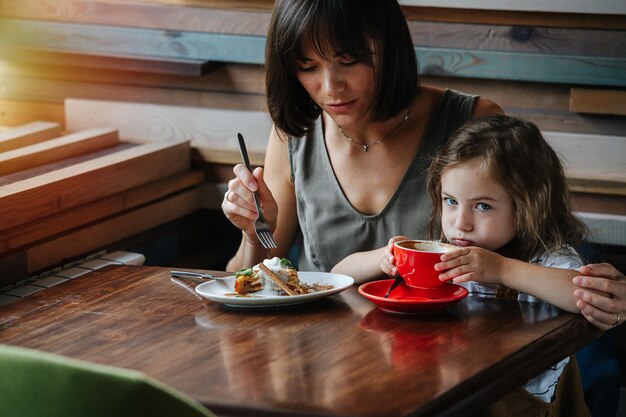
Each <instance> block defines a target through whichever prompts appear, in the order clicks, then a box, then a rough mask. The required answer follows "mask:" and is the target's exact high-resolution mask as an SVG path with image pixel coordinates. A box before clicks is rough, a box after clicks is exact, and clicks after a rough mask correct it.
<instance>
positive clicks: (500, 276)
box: [435, 246, 580, 313]
mask: <svg viewBox="0 0 626 417" xmlns="http://www.w3.org/2000/svg"><path fill="white" fill-rule="evenodd" d="M441 260H442V262H440V263H438V264H436V265H435V269H436V270H438V271H444V270H446V269H448V270H447V271H445V272H443V273H441V274H440V275H439V278H440V279H441V280H448V279H453V282H457V283H458V282H467V281H477V282H481V283H486V284H503V285H505V286H507V287H509V288H511V289H514V290H517V291H520V292H523V293H526V294H530V295H532V296H534V297H536V298H539V299H541V300H544V301H546V302H548V303H550V304H552V305H554V306H557V307H559V308H561V309H563V310H566V311H569V312H571V313H580V311H579V310H578V308H577V307H576V301H577V299H576V297H575V296H574V290H575V285H574V284H573V282H572V278H574V277H575V276H576V275H578V271H576V270H572V269H560V268H549V267H545V266H541V265H534V264H531V263H528V262H524V261H518V260H516V259H510V258H506V257H504V256H502V255H499V254H497V253H495V252H491V251H489V250H486V249H482V248H478V247H473V246H472V247H467V248H459V249H458V250H455V251H451V252H447V253H444V254H443V255H441Z"/></svg>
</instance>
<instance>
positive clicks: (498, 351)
mask: <svg viewBox="0 0 626 417" xmlns="http://www.w3.org/2000/svg"><path fill="white" fill-rule="evenodd" d="M599 334H600V332H599V331H598V330H596V329H595V328H593V327H592V326H590V325H588V324H587V322H586V321H585V320H584V319H583V318H582V317H581V316H577V315H573V314H568V313H563V312H560V313H559V312H557V311H556V309H547V310H546V309H545V308H544V309H541V308H540V307H539V306H538V305H535V304H528V303H517V302H509V301H502V300H484V299H478V298H473V297H468V298H466V299H464V300H463V301H461V302H460V303H458V304H456V305H455V306H454V307H452V308H450V309H449V310H448V311H447V312H444V313H440V314H433V315H420V316H403V315H395V314H388V313H384V312H381V311H380V310H378V309H377V308H375V306H374V305H373V304H371V303H370V302H369V301H368V300H366V299H365V298H363V297H361V296H360V295H359V294H358V292H357V291H356V287H353V288H350V289H348V290H346V291H344V292H343V293H341V294H339V295H335V296H332V297H330V298H327V299H325V300H323V301H319V302H316V303H312V304H308V305H303V306H301V307H291V308H281V309H270V310H266V311H259V310H256V311H241V310H232V309H231V310H228V309H225V308H224V307H223V306H221V305H219V304H216V303H212V302H209V301H208V300H201V299H199V298H198V297H197V296H196V295H195V294H194V293H193V292H191V291H190V290H189V289H188V288H185V287H183V286H181V285H180V284H178V283H176V282H175V281H173V280H171V278H170V276H169V269H166V268H157V267H130V266H119V267H107V268H105V269H102V270H98V271H95V272H92V273H90V274H87V275H84V276H82V277H79V278H76V279H74V280H71V281H67V282H64V283H62V284H60V285H57V286H55V287H52V288H49V289H46V290H44V291H40V292H38V293H36V294H33V295H31V296H29V297H27V298H25V299H23V300H20V301H17V302H14V303H12V304H8V305H5V306H1V307H0V343H6V344H11V345H18V346H25V347H30V348H36V349H42V350H44V351H49V352H54V353H58V354H61V355H65V356H69V357H73V358H79V359H85V360H88V361H93V362H97V363H102V364H108V365H115V366H120V367H124V368H131V369H137V370H141V371H143V372H145V373H146V374H148V375H150V376H152V377H154V378H157V379H159V380H161V381H163V382H165V383H167V384H169V385H171V386H173V387H175V388H177V389H179V390H181V391H182V392H184V393H186V394H188V395H189V396H191V397H192V398H195V399H196V400H198V401H200V402H201V403H203V404H205V405H206V406H207V407H208V408H210V409H211V410H212V411H214V412H215V413H217V414H219V415H224V416H255V417H262V416H270V415H271V416H275V415H277V416H305V415H306V416H385V417H394V416H406V415H409V414H410V415H411V416H452V415H459V414H461V413H462V414H463V415H464V416H470V415H472V413H473V412H477V411H480V409H481V407H484V405H485V404H488V403H489V401H491V400H493V399H494V398H498V397H499V396H501V395H503V394H505V393H506V392H508V391H510V390H512V389H514V388H516V387H518V386H520V385H521V384H523V383H524V382H525V381H526V380H527V379H528V378H529V377H532V376H534V375H535V374H537V373H538V372H540V371H542V370H544V369H545V368H547V367H548V366H550V365H552V364H553V363H555V362H557V361H558V360H560V359H562V358H563V357H565V356H567V355H569V354H571V353H573V352H575V351H576V350H577V349H579V348H580V347H581V346H583V345H584V344H586V343H588V342H589V341H591V340H592V339H594V338H595V337H597V336H598V335H599Z"/></svg>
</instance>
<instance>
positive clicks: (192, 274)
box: [170, 271, 224, 279]
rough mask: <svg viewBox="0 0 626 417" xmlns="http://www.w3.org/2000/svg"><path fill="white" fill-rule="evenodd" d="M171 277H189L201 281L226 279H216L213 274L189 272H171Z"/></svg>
mask: <svg viewBox="0 0 626 417" xmlns="http://www.w3.org/2000/svg"><path fill="white" fill-rule="evenodd" d="M170 275H172V276H173V277H188V278H200V279H224V277H216V276H214V275H211V274H203V273H200V272H189V271H170Z"/></svg>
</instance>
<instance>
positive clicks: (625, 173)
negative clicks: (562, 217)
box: [544, 132, 626, 195]
mask: <svg viewBox="0 0 626 417" xmlns="http://www.w3.org/2000/svg"><path fill="white" fill-rule="evenodd" d="M544 136H545V138H546V140H547V141H548V143H550V145H551V146H552V147H553V148H554V150H555V151H556V152H557V154H559V156H560V157H561V160H562V161H563V165H564V168H565V174H566V176H567V177H568V180H569V182H570V186H571V188H572V189H573V190H574V191H579V192H587V193H602V194H613V195H626V165H625V164H624V160H626V137H617V136H602V135H584V134H573V133H563V132H544Z"/></svg>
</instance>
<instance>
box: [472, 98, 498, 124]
mask: <svg viewBox="0 0 626 417" xmlns="http://www.w3.org/2000/svg"><path fill="white" fill-rule="evenodd" d="M491 114H504V110H502V107H500V106H499V105H498V104H497V103H495V102H493V101H491V100H489V99H487V98H484V97H479V98H478V100H476V103H475V104H474V111H473V113H472V118H473V119H476V118H478V117H481V116H489V115H491Z"/></svg>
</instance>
